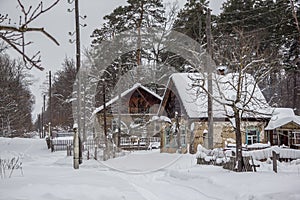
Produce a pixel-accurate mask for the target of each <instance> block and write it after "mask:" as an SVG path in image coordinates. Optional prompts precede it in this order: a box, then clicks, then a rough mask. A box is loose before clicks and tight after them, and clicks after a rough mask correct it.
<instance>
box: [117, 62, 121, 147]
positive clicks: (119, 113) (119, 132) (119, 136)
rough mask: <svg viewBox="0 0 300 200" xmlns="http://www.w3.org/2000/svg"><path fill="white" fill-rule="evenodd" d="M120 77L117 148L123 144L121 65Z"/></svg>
mask: <svg viewBox="0 0 300 200" xmlns="http://www.w3.org/2000/svg"><path fill="white" fill-rule="evenodd" d="M118 66H119V69H118V77H119V86H118V135H117V147H120V144H121V65H120V64H119V65H118Z"/></svg>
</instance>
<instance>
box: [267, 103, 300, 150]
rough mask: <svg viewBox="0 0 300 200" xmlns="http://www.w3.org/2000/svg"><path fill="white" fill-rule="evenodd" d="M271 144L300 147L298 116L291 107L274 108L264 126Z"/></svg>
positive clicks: (299, 118) (299, 121)
mask: <svg viewBox="0 0 300 200" xmlns="http://www.w3.org/2000/svg"><path fill="white" fill-rule="evenodd" d="M265 130H266V133H267V137H268V140H269V141H270V143H271V145H279V146H281V145H285V146H288V147H291V148H300V116H297V115H295V113H294V111H293V109H291V108H275V109H274V112H273V116H272V118H271V120H270V121H269V123H268V125H267V127H266V128H265Z"/></svg>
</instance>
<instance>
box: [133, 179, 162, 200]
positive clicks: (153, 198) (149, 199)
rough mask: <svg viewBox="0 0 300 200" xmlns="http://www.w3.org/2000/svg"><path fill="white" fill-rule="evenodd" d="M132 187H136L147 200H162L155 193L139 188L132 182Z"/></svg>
mask: <svg viewBox="0 0 300 200" xmlns="http://www.w3.org/2000/svg"><path fill="white" fill-rule="evenodd" d="M130 185H132V186H133V187H134V189H135V190H136V191H137V192H138V193H139V194H140V195H141V196H142V197H144V198H145V199H146V200H161V198H159V197H158V196H156V195H155V194H154V193H153V192H151V191H150V190H148V189H146V188H143V187H141V186H137V185H136V184H134V183H132V182H130Z"/></svg>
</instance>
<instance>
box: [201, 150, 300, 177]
mask: <svg viewBox="0 0 300 200" xmlns="http://www.w3.org/2000/svg"><path fill="white" fill-rule="evenodd" d="M273 152H274V153H275V155H278V158H277V156H276V158H275V160H277V159H279V160H296V159H300V150H295V149H287V148H281V147H276V146H273V147H269V148H265V149H260V150H253V151H243V171H252V170H253V171H256V167H258V165H255V163H254V161H253V160H267V159H271V158H272V159H273V155H274V154H273ZM234 155H235V150H234V149H231V150H223V149H213V150H208V149H205V148H204V147H202V146H201V145H198V148H197V155H196V157H197V164H208V165H219V166H223V168H225V169H230V170H235V167H236V160H235V156H234Z"/></svg>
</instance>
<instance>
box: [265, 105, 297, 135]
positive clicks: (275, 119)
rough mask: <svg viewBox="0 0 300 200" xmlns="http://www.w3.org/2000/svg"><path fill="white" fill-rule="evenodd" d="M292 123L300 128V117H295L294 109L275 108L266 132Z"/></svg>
mask: <svg viewBox="0 0 300 200" xmlns="http://www.w3.org/2000/svg"><path fill="white" fill-rule="evenodd" d="M290 122H294V123H296V124H298V125H299V126H300V116H297V115H295V113H294V111H293V109H292V108H275V109H274V111H273V115H272V118H271V120H270V121H269V123H268V126H267V127H266V128H265V130H274V129H276V128H278V127H281V126H283V125H286V124H288V123H290Z"/></svg>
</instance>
